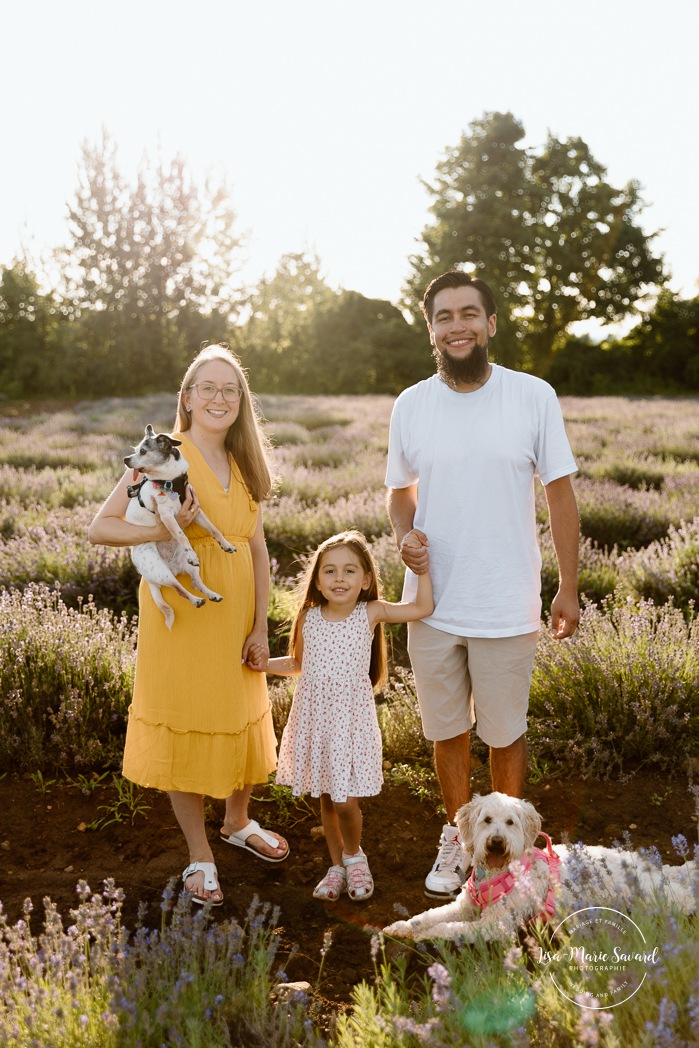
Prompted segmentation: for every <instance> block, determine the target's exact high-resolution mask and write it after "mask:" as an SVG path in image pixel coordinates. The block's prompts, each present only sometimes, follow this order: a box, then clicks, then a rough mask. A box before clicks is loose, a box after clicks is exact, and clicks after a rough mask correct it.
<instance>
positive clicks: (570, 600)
mask: <svg viewBox="0 0 699 1048" xmlns="http://www.w3.org/2000/svg"><path fill="white" fill-rule="evenodd" d="M579 621H580V605H579V604H578V597H577V594H572V595H568V594H564V593H562V592H561V590H559V591H558V593H557V594H556V596H555V597H554V598H553V601H552V603H551V635H552V636H553V637H555V639H556V640H563V639H564V638H565V637H572V636H573V634H574V633H575V631H576V629H577V628H578V622H579Z"/></svg>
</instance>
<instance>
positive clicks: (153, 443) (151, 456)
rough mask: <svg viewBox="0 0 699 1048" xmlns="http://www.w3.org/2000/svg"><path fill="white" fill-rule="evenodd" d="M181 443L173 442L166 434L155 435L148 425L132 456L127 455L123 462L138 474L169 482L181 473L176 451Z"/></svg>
mask: <svg viewBox="0 0 699 1048" xmlns="http://www.w3.org/2000/svg"><path fill="white" fill-rule="evenodd" d="M181 443H182V441H181V440H175V439H174V437H169V436H168V435H167V434H166V433H156V432H155V431H154V429H153V427H152V426H150V425H149V426H146V435H145V437H144V438H143V440H142V441H141V443H140V444H139V445H138V446H137V447H136V448H135V449H134V453H133V455H127V456H126V458H125V459H124V462H125V464H126V465H127V466H128V467H129V468H130V469H134V470H136V472H138V473H145V474H146V476H148V475H149V474H155V475H156V476H159V477H163V478H164V479H165V480H169V479H172V478H173V477H177V476H179V475H180V473H182V472H183V470H182V465H181V461H182V457H181V455H180V452H179V451H178V450H177V449H178V447H179V446H180V444H181Z"/></svg>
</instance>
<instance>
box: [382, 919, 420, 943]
mask: <svg viewBox="0 0 699 1048" xmlns="http://www.w3.org/2000/svg"><path fill="white" fill-rule="evenodd" d="M383 933H384V935H397V936H400V937H402V938H406V939H412V938H413V937H414V935H415V933H414V931H413V929H412V928H411V927H410V925H409V924H408V922H407V921H395V922H394V923H393V924H389V926H388V927H387V928H384V930H383Z"/></svg>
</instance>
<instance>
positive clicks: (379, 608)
mask: <svg viewBox="0 0 699 1048" xmlns="http://www.w3.org/2000/svg"><path fill="white" fill-rule="evenodd" d="M433 611H434V597H433V595H432V578H431V576H430V573H429V571H426V572H424V574H422V575H418V576H417V593H416V594H415V600H411V601H405V602H404V601H400V603H398V604H392V603H391V601H390V600H372V601H370V602H369V604H368V606H367V617H368V619H369V625H370V626H371V627H372V629H373V627H374V626H375V625H376V623H377V622H414V621H415V620H416V619H424V618H426V617H427V615H431V614H432V612H433Z"/></svg>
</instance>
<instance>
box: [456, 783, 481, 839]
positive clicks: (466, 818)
mask: <svg viewBox="0 0 699 1048" xmlns="http://www.w3.org/2000/svg"><path fill="white" fill-rule="evenodd" d="M482 800H483V798H482V797H481V795H480V794H479V793H475V794H474V795H473V797H472V798H471V800H470V801H469V802H468V804H464V805H463V806H462V807H461V808H459V810H458V811H457V813H456V825H457V827H458V830H459V836H460V837H461V843H462V844H463V846H464V848H465V849H466V850H467V851H473V832H474V830H475V827H476V819H477V818H478V812H479V810H480V806H481V801H482Z"/></svg>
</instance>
